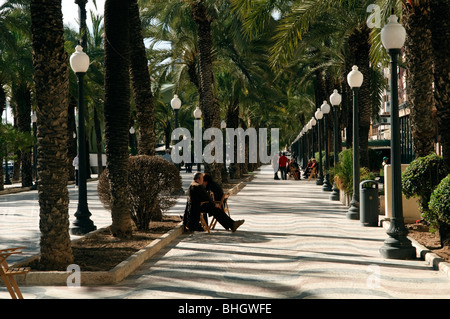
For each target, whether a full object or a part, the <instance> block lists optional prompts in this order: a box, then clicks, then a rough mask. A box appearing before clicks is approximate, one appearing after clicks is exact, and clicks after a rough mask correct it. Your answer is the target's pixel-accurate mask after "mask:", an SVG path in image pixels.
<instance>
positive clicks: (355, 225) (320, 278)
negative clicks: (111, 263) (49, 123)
mask: <svg viewBox="0 0 450 319" xmlns="http://www.w3.org/2000/svg"><path fill="white" fill-rule="evenodd" d="M189 182H190V181H189V178H188V176H187V175H184V182H183V184H184V186H186V185H188V184H189ZM94 186H95V183H90V184H89V188H88V189H89V194H90V195H89V196H90V197H89V207H90V209H91V212H92V213H93V217H92V219H93V220H94V222H95V224H96V225H97V226H98V227H102V226H106V225H107V224H108V222H109V219H108V218H109V216H107V214H105V213H104V210H102V208H101V205H100V204H99V203H98V199H96V198H95V194H94V191H93V189H95V187H94ZM71 191H72V190H71ZM28 193H32V192H28ZM9 196H12V195H7V197H6V195H2V196H0V243H1V244H0V248H1V247H2V246H16V245H22V244H23V245H26V246H29V247H33V245H36V242H37V243H38V241H39V240H38V234H37V232H38V226H37V225H38V213H37V203H34V202H33V200H31V199H28V200H26V199H24V198H23V197H21V198H20V199H19V198H17V199H14V197H9ZM15 196H31V195H26V194H23V195H17V194H16V195H15ZM71 196H72V195H71ZM5 198H6V199H5ZM75 198H76V197H75ZM72 202H73V203H71V205H75V203H76V201H75V200H73V201H72ZM184 204H185V199H184V198H181V199H180V202H179V204H178V205H177V206H176V207H174V209H173V210H172V211H171V213H174V214H182V211H183V210H184ZM25 206H26V207H28V208H27V209H28V210H30V211H31V210H32V211H33V212H34V211H36V212H34V213H33V214H31V215H30V216H28V217H25V216H24V215H25V209H24V210H22V209H21V207H25ZM229 206H230V211H231V214H232V217H233V218H234V219H245V220H246V222H245V223H244V225H242V226H241V227H240V228H239V229H238V230H237V232H235V233H231V232H227V231H225V230H224V229H223V228H222V227H221V226H217V227H216V230H214V231H212V232H211V234H207V233H200V232H195V233H192V234H183V235H181V236H180V237H178V238H177V239H176V240H174V241H173V242H172V243H171V244H170V245H169V246H167V247H166V248H165V249H163V250H162V251H161V252H159V253H158V254H157V255H156V256H155V257H154V258H152V259H151V260H148V261H147V262H146V263H144V264H143V265H142V266H141V267H140V268H139V269H138V270H137V271H135V272H134V273H133V274H132V275H130V276H129V277H127V278H126V279H125V280H123V281H122V282H120V283H119V284H117V285H114V286H95V287H84V286H81V287H77V288H71V287H52V286H40V287H30V286H24V287H22V289H21V290H22V292H23V294H24V298H26V299H34V298H38V299H40V298H89V299H91V298H93V299H96V298H120V299H122V298H130V299H140V298H149V299H157V298H161V299H167V298H173V299H178V298H181V299H191V298H192V299H193V298H195V299H199V298H200V299H202V298H233V299H234V298H239V299H247V298H271V299H287V298H311V299H330V298H337V299H341V298H345V299H352V298H358V299H359V298H362V299H365V298H370V299H394V298H400V299H443V298H444V299H450V278H449V277H448V276H447V275H446V274H444V273H443V272H440V271H436V270H433V269H432V267H431V266H430V265H429V264H428V263H427V262H426V261H423V260H420V259H416V260H408V261H404V260H387V259H383V258H382V257H381V256H380V254H379V248H380V247H381V246H382V245H383V242H384V240H385V239H386V238H387V235H386V232H385V230H384V229H383V228H381V227H363V226H361V225H360V222H359V221H355V220H349V219H347V218H346V211H347V207H345V206H343V205H342V204H341V203H340V202H336V201H330V200H329V193H328V192H324V191H322V188H321V186H317V185H316V184H315V182H313V181H311V182H308V181H306V180H301V181H295V180H287V181H283V180H277V181H275V180H273V175H272V172H271V167H270V166H263V167H262V168H261V169H260V170H259V171H258V174H257V175H256V177H255V178H254V179H253V181H252V182H250V183H248V185H247V186H245V188H244V189H243V190H241V191H240V192H239V193H238V194H237V195H235V196H232V197H231V198H230V200H229ZM5 209H6V213H5ZM75 210H76V207H75V208H74V207H71V211H75ZM102 211H103V212H102ZM5 214H6V215H5ZM11 214H13V215H14V218H11V217H12V216H10V215H11ZM100 215H103V217H100ZM14 220H17V222H14ZM18 220H21V221H22V222H20V224H21V225H22V226H21V227H19V226H18V224H19V222H18ZM5 223H7V224H8V225H10V227H13V228H12V229H11V230H8V229H9V228H8V229H6V230H5V225H4V224H5ZM15 223H17V224H15ZM2 298H5V299H8V298H9V295H8V293H7V292H6V290H5V289H4V288H3V287H0V299H2Z"/></svg>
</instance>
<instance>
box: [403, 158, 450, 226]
mask: <svg viewBox="0 0 450 319" xmlns="http://www.w3.org/2000/svg"><path fill="white" fill-rule="evenodd" d="M445 176H446V174H445V168H444V161H443V159H442V157H441V156H438V155H436V154H430V155H427V156H424V157H419V158H417V159H415V160H414V161H412V162H411V163H410V164H409V165H408V167H407V168H406V169H405V171H404V172H403V174H402V192H403V194H404V195H405V197H406V198H411V197H418V199H419V205H420V210H421V212H422V217H423V218H424V219H425V220H426V221H427V222H429V223H433V221H434V220H435V219H436V217H435V216H433V213H432V212H431V211H430V210H429V209H428V202H429V201H430V196H431V194H432V193H433V190H434V189H435V187H436V186H437V185H438V184H439V182H440V181H441V180H442V179H443V178H444V177H445Z"/></svg>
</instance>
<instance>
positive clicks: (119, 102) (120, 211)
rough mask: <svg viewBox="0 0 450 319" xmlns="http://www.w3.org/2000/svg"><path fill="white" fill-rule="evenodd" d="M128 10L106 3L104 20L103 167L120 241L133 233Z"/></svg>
mask: <svg viewBox="0 0 450 319" xmlns="http://www.w3.org/2000/svg"><path fill="white" fill-rule="evenodd" d="M130 6H131V1H130V0H123V1H115V0H106V2H105V18H104V19H105V41H104V43H105V142H106V158H107V163H106V165H107V168H108V171H109V183H110V187H111V199H112V200H111V216H112V225H111V227H110V229H111V232H112V234H113V235H114V236H117V237H121V238H122V237H129V236H130V235H131V232H132V229H131V215H130V212H129V200H128V196H127V190H128V188H127V183H128V182H127V181H128V171H127V163H128V130H129V127H128V118H129V113H130V76H129V58H130V55H129V52H130V51H129V50H130V37H129V31H130V26H129V12H130ZM124 119H125V120H124Z"/></svg>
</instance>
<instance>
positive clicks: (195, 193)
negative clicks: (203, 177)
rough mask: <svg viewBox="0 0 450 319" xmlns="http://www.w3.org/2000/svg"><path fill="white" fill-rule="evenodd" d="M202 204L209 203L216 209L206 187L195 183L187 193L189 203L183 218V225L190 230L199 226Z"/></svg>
mask: <svg viewBox="0 0 450 319" xmlns="http://www.w3.org/2000/svg"><path fill="white" fill-rule="evenodd" d="M202 202H208V203H209V204H210V206H212V207H214V202H213V200H212V198H211V196H209V194H208V192H207V191H206V189H205V187H204V186H203V185H200V184H199V183H197V182H195V181H194V182H192V183H191V185H190V186H189V189H188V192H187V202H186V208H185V210H184V217H183V224H184V225H185V226H187V227H188V228H192V227H194V226H197V225H198V222H199V219H200V213H201V208H200V206H201V203H202ZM189 225H191V227H189Z"/></svg>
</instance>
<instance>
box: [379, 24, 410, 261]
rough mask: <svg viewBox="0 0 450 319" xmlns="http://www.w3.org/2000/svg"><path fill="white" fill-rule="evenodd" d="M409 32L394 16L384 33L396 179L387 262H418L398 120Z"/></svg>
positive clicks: (385, 250) (384, 250) (384, 249)
mask: <svg viewBox="0 0 450 319" xmlns="http://www.w3.org/2000/svg"><path fill="white" fill-rule="evenodd" d="M405 38H406V31H405V28H403V26H402V25H401V24H399V23H398V22H397V17H396V16H395V15H391V16H390V17H389V22H388V24H387V25H385V26H384V28H383V29H382V30H381V42H382V43H383V46H384V47H385V48H386V50H387V52H388V53H389V56H390V58H391V96H390V100H391V175H392V176H391V178H392V185H391V188H392V202H391V204H392V218H391V224H390V226H389V229H388V230H387V232H386V233H387V234H388V235H389V238H388V239H386V240H385V242H384V245H383V246H382V247H381V248H380V253H381V255H382V256H383V257H385V258H391V259H414V258H416V249H415V248H414V247H413V246H412V244H411V241H410V240H409V239H408V238H407V234H408V230H407V229H406V227H405V223H404V220H403V207H402V184H401V183H402V180H401V158H400V125H399V117H398V87H397V58H398V55H399V53H400V49H401V48H402V46H403V44H404V43H405Z"/></svg>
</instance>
